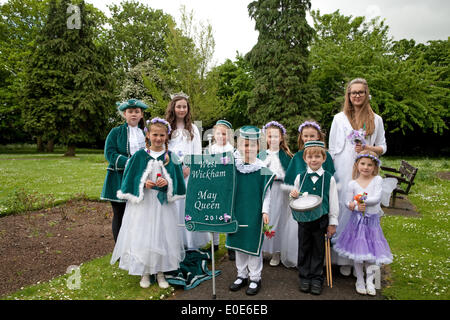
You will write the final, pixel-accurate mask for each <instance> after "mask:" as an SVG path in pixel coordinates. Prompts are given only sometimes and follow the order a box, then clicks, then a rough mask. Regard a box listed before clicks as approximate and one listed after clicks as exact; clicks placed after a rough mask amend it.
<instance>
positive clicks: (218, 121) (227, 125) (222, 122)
mask: <svg viewBox="0 0 450 320" xmlns="http://www.w3.org/2000/svg"><path fill="white" fill-rule="evenodd" d="M218 124H221V125H224V126H226V127H228V128H230V129H233V126H232V125H231V123H229V122H228V121H227V120H217V122H216V126H217V125H218Z"/></svg>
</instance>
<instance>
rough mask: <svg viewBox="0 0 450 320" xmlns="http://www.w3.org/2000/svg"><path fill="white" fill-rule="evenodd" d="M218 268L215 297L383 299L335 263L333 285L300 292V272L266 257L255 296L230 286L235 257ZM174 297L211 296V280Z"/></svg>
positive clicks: (234, 274)
mask: <svg viewBox="0 0 450 320" xmlns="http://www.w3.org/2000/svg"><path fill="white" fill-rule="evenodd" d="M216 269H217V270H221V271H222V273H221V274H220V275H219V276H217V277H216V299H217V300H380V299H383V297H382V296H381V294H380V293H379V290H377V296H375V297H371V296H363V295H359V294H357V293H356V291H355V281H356V279H355V278H354V277H353V276H349V277H345V276H342V275H341V274H340V273H339V268H338V267H337V266H333V288H330V287H327V286H326V280H325V286H324V288H323V291H322V294H321V295H320V296H315V295H312V294H307V293H303V292H300V291H299V289H298V286H299V280H298V272H297V269H295V268H290V269H288V268H286V267H284V266H283V265H282V264H280V265H279V266H277V267H271V266H270V265H269V260H268V259H264V268H263V272H262V287H261V290H260V292H259V293H258V294H257V295H256V296H247V295H246V294H245V290H246V288H242V289H241V290H240V291H238V292H232V291H230V290H229V289H228V287H229V285H230V284H231V283H232V282H233V281H234V280H235V279H236V278H235V277H236V266H235V263H234V261H229V260H228V256H227V255H225V256H224V257H223V258H222V259H221V260H220V261H219V262H218V263H217V267H216ZM172 299H175V300H211V299H212V280H210V281H205V282H203V283H201V284H200V285H199V286H198V287H196V288H194V289H191V290H188V291H184V290H183V289H177V290H176V291H175V296H174V297H173V298H172Z"/></svg>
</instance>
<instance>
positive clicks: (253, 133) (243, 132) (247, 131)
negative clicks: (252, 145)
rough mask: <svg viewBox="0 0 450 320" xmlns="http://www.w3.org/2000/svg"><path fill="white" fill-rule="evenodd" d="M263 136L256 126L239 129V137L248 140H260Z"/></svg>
mask: <svg viewBox="0 0 450 320" xmlns="http://www.w3.org/2000/svg"><path fill="white" fill-rule="evenodd" d="M260 136H261V130H260V129H259V128H258V127H255V126H243V127H241V128H240V129H239V137H241V138H244V139H248V140H258V139H259V138H260Z"/></svg>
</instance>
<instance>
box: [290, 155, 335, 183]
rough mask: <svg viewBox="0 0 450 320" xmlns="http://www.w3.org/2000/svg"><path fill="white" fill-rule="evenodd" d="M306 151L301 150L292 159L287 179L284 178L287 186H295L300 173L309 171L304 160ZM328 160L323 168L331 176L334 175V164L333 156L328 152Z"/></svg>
mask: <svg viewBox="0 0 450 320" xmlns="http://www.w3.org/2000/svg"><path fill="white" fill-rule="evenodd" d="M304 151H305V150H300V151H299V152H297V153H296V154H294V157H293V158H292V160H291V162H290V164H289V167H288V169H287V170H286V177H285V178H284V183H285V184H287V185H291V186H292V185H294V181H295V178H296V177H297V175H298V174H299V173H300V172H305V171H306V169H307V165H306V162H305V160H303V152H304ZM326 154H327V158H326V159H325V162H324V163H323V164H322V168H323V169H324V170H325V171H328V172H329V173H331V175H333V174H334V172H335V169H334V164H333V159H332V158H331V155H330V154H329V153H328V151H327V152H326Z"/></svg>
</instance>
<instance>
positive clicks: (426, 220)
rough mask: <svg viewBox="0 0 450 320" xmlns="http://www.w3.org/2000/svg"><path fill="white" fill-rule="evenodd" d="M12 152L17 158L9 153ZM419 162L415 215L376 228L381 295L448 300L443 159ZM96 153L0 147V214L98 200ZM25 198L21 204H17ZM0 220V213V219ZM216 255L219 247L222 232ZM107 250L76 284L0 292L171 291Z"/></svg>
mask: <svg viewBox="0 0 450 320" xmlns="http://www.w3.org/2000/svg"><path fill="white" fill-rule="evenodd" d="M12 159H16V160H12ZM382 160H383V165H387V166H391V167H398V166H399V164H400V158H392V157H388V158H383V159H382ZM405 160H407V161H408V162H410V163H411V164H412V165H414V166H416V167H418V168H419V171H418V175H417V176H416V179H415V182H416V184H415V185H414V186H413V188H412V192H411V194H410V195H409V199H410V200H411V201H412V202H413V204H414V205H415V206H416V207H417V210H418V211H419V212H420V213H421V217H419V218H413V217H401V216H385V217H384V218H383V219H382V227H383V230H384V233H385V236H386V238H387V240H388V242H389V245H390V247H391V250H392V252H393V255H394V262H393V263H392V264H391V265H390V269H391V279H390V280H391V284H390V285H389V286H388V287H386V288H384V290H383V292H382V293H383V295H384V296H385V297H386V298H388V299H405V300H410V299H443V300H448V299H450V294H449V284H450V224H449V216H450V212H449V202H450V199H449V194H450V181H448V180H441V179H439V178H438V177H437V176H436V173H437V172H440V171H450V161H449V160H448V159H426V158H406V159H405ZM106 166H107V165H106V162H105V160H104V158H103V154H98V153H97V154H84V153H79V154H78V156H77V157H75V158H65V157H62V156H61V155H60V154H57V155H50V154H0V174H1V176H2V184H1V185H0V212H1V213H2V214H7V213H10V212H14V211H23V209H24V208H29V207H32V208H35V207H39V206H42V205H43V206H45V205H54V204H55V203H56V202H63V201H66V200H68V199H70V198H74V197H79V196H80V195H83V196H85V197H87V198H90V199H98V198H99V196H100V192H101V188H102V185H103V180H104V177H105V173H106ZM22 202H25V203H22ZM0 221H1V220H0ZM221 242H222V245H221V249H220V250H219V252H217V254H218V256H216V257H220V256H221V255H223V254H225V251H226V250H225V249H224V248H223V242H224V237H223V236H222V238H221ZM109 259H110V255H108V256H105V257H102V258H99V259H95V260H93V261H89V262H86V263H84V264H83V265H82V266H81V269H80V272H81V287H80V289H78V290H71V289H69V288H68V287H67V279H68V278H69V276H70V275H64V276H61V277H58V278H55V279H53V280H52V281H50V282H46V283H41V284H37V285H35V286H31V287H28V288H24V289H23V290H20V291H19V292H17V293H15V294H13V295H9V296H8V297H3V299H5V298H7V299H160V298H164V297H166V296H167V295H168V294H171V289H170V288H169V289H167V290H161V289H159V287H158V286H157V285H156V284H155V285H152V286H151V288H150V289H141V288H140V287H139V277H136V276H129V275H128V274H127V273H126V272H125V271H122V270H120V269H118V268H117V265H115V266H111V265H109Z"/></svg>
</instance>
